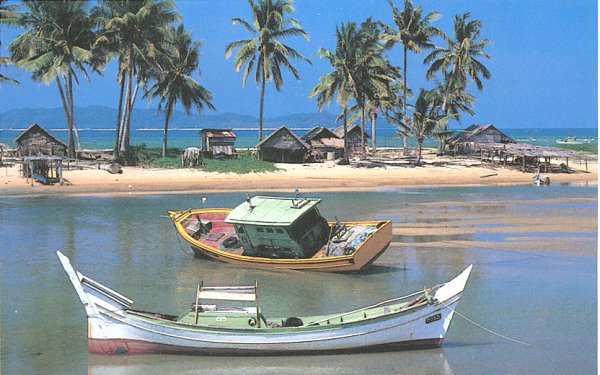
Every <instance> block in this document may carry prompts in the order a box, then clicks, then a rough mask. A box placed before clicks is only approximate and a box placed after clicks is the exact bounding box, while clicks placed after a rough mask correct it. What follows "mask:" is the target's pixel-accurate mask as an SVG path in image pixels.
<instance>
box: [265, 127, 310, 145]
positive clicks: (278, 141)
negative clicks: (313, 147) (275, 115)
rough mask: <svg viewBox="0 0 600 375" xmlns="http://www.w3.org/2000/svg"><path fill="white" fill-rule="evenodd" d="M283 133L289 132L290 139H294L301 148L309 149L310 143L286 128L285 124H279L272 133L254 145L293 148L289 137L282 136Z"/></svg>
mask: <svg viewBox="0 0 600 375" xmlns="http://www.w3.org/2000/svg"><path fill="white" fill-rule="evenodd" d="M285 134H289V135H290V136H291V138H292V141H296V142H297V143H298V144H299V145H300V146H301V148H305V149H309V148H310V145H309V144H308V143H306V142H305V141H304V140H303V139H302V138H300V137H299V136H298V135H296V133H294V132H293V131H291V130H290V129H288V128H287V127H286V126H285V125H281V126H280V127H279V129H277V130H275V131H274V132H273V133H271V134H269V135H268V136H267V137H266V138H265V139H263V140H262V141H260V142H259V143H258V144H257V145H256V147H257V148H260V147H273V148H279V149H293V148H297V147H294V145H293V144H292V143H290V141H289V138H288V139H284V138H283V137H282V136H283V135H285Z"/></svg>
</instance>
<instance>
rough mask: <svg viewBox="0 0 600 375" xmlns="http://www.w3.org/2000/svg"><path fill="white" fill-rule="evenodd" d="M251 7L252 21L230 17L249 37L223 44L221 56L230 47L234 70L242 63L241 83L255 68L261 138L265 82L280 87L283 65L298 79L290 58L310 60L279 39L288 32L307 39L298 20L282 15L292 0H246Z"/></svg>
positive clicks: (244, 82) (244, 81) (288, 10)
mask: <svg viewBox="0 0 600 375" xmlns="http://www.w3.org/2000/svg"><path fill="white" fill-rule="evenodd" d="M248 4H249V6H250V9H251V11H252V21H251V22H248V21H245V20H243V19H241V18H233V19H232V22H233V23H234V24H240V25H242V26H243V27H244V28H245V29H246V30H248V31H249V32H250V33H251V34H252V37H251V38H250V39H241V40H237V41H235V42H231V43H229V44H228V45H227V46H226V47H225V57H226V58H229V57H230V56H231V54H232V53H233V51H234V50H237V52H236V53H235V55H234V60H235V70H236V72H239V71H240V70H241V69H242V67H244V71H243V75H242V85H243V86H244V85H245V84H246V79H247V78H248V75H249V74H250V72H251V71H252V69H253V68H255V72H254V79H255V81H256V83H257V84H258V83H260V85H261V89H260V106H259V108H260V109H259V120H258V141H259V142H260V141H262V126H263V110H264V100H265V86H266V83H267V81H269V80H273V83H274V84H275V89H276V90H277V91H281V89H282V88H283V77H282V75H281V68H282V67H283V68H285V69H287V70H288V71H289V72H290V73H292V75H293V76H294V78H296V79H298V80H299V79H300V76H299V75H298V71H297V70H296V68H295V67H294V66H293V65H292V64H291V62H290V58H295V59H300V60H303V61H306V62H308V63H309V64H310V61H309V60H308V59H307V58H306V57H304V56H303V55H302V54H301V53H299V52H298V51H296V50H294V49H293V48H291V47H290V46H289V45H286V44H283V43H282V42H281V40H282V39H285V38H287V37H290V36H303V37H304V38H305V39H306V40H308V34H307V33H306V32H305V31H304V30H303V29H302V26H301V24H300V21H298V20H297V19H295V18H286V14H289V13H292V12H293V11H294V7H293V1H292V0H248Z"/></svg>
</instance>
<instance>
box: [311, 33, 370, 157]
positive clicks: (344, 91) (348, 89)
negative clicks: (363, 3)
mask: <svg viewBox="0 0 600 375" xmlns="http://www.w3.org/2000/svg"><path fill="white" fill-rule="evenodd" d="M335 33H336V47H335V52H332V51H330V50H328V49H326V48H320V49H319V50H317V52H316V54H317V55H319V57H321V58H324V59H327V61H328V62H329V65H330V66H331V72H329V73H327V74H324V75H322V76H321V77H320V78H319V83H318V84H317V85H316V86H315V87H313V88H312V90H311V91H310V93H309V95H308V96H309V98H312V97H315V96H316V97H317V107H318V108H319V110H320V109H322V108H323V106H324V105H325V104H327V105H329V104H330V103H331V101H332V100H333V98H334V97H335V98H336V102H337V103H338V104H339V105H340V107H341V116H342V118H343V124H344V158H347V157H348V137H347V132H348V102H349V100H350V98H351V97H352V95H353V93H354V92H355V89H354V87H355V86H356V81H355V78H354V76H353V74H354V73H355V72H354V68H353V67H354V65H356V64H355V62H356V55H357V54H358V51H357V49H358V46H359V43H358V41H359V39H360V35H359V29H358V27H357V25H356V23H354V22H349V23H347V24H343V23H342V24H341V26H340V27H337V26H336V28H335Z"/></svg>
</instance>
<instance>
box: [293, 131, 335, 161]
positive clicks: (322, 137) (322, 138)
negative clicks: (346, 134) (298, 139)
mask: <svg viewBox="0 0 600 375" xmlns="http://www.w3.org/2000/svg"><path fill="white" fill-rule="evenodd" d="M302 139H303V140H304V141H306V142H307V143H308V144H309V145H310V155H311V157H312V159H313V160H315V161H319V160H324V159H327V158H328V156H329V155H331V156H332V157H333V158H334V159H337V158H340V157H342V156H343V155H344V140H343V139H340V138H339V137H338V136H337V135H336V134H335V133H334V132H332V131H331V130H329V129H327V128H325V127H322V126H315V127H314V128H312V129H310V130H309V131H308V132H307V133H306V134H304V135H303V136H302Z"/></svg>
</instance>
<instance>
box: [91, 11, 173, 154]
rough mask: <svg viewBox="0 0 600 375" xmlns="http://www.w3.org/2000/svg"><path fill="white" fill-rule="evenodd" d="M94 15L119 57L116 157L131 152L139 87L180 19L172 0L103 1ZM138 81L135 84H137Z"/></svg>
mask: <svg viewBox="0 0 600 375" xmlns="http://www.w3.org/2000/svg"><path fill="white" fill-rule="evenodd" d="M99 3H100V5H99V6H98V7H96V8H95V9H94V12H93V14H94V17H95V19H96V20H97V22H98V24H99V25H100V26H101V27H102V28H103V29H102V33H101V34H102V42H103V44H102V46H103V47H104V48H105V49H106V51H107V54H109V55H111V56H117V58H118V66H119V69H118V73H117V82H118V83H119V85H120V92H119V101H118V106H117V108H118V109H117V120H116V126H115V128H116V136H115V138H116V139H115V149H114V157H115V159H118V158H119V156H120V155H121V154H123V155H124V156H125V157H126V156H127V153H128V151H129V143H130V132H131V113H132V110H133V106H134V105H135V100H136V98H137V93H138V90H139V88H140V86H142V87H143V86H144V85H145V84H147V83H148V81H149V79H150V74H151V72H152V69H153V66H155V65H156V59H157V56H158V55H160V54H161V53H164V49H165V46H164V44H165V41H166V40H168V33H169V25H171V24H173V23H174V22H177V21H179V20H180V18H181V17H180V15H179V14H178V13H177V12H176V8H175V4H174V3H173V1H172V0H143V1H110V0H100V2H99ZM134 82H135V84H134Z"/></svg>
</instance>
